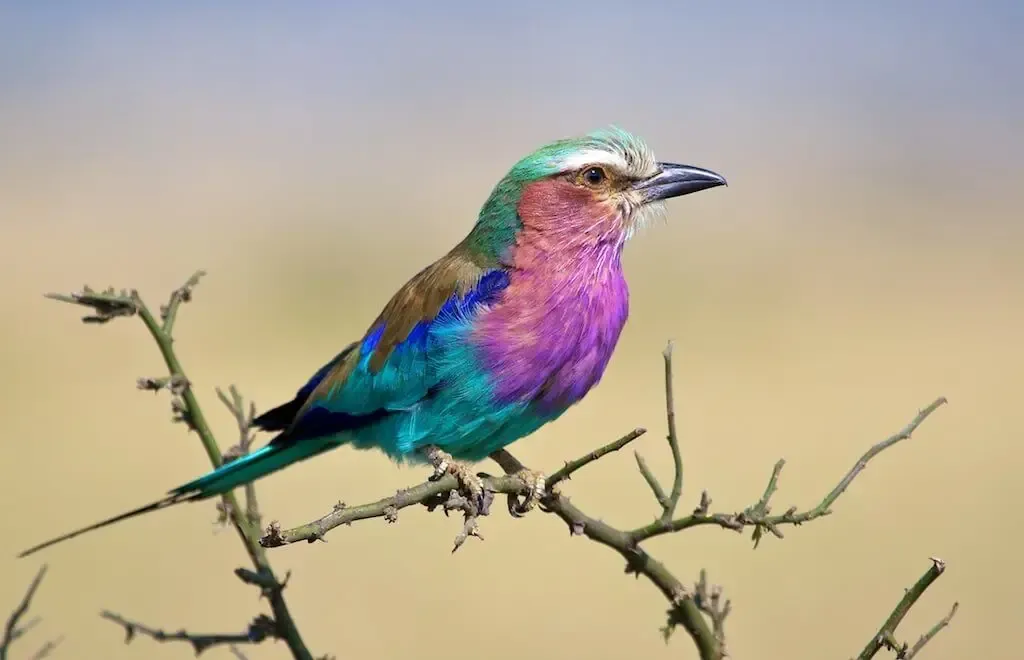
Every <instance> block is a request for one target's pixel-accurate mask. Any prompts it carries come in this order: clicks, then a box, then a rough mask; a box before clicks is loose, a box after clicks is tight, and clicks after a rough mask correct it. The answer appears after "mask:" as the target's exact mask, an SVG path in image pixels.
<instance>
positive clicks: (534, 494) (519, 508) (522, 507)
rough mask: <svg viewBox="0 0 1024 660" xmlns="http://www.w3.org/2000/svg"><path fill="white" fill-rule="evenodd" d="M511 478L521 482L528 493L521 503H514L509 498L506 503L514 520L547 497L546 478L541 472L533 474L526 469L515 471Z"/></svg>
mask: <svg viewBox="0 0 1024 660" xmlns="http://www.w3.org/2000/svg"><path fill="white" fill-rule="evenodd" d="M512 476H514V477H515V478H517V479H519V480H520V481H522V482H523V485H524V486H525V487H526V488H529V489H530V492H529V493H527V494H526V497H524V498H523V499H522V500H521V501H518V502H517V501H515V498H514V497H510V498H509V501H508V512H509V513H510V514H512V516H513V517H514V518H522V517H523V516H525V515H526V514H527V513H529V512H530V511H532V510H533V508H534V507H536V506H537V503H538V502H540V501H541V500H542V499H544V496H545V495H547V478H546V477H545V476H544V474H543V473H542V472H534V471H533V470H530V469H528V468H525V467H524V468H522V469H520V470H517V471H516V472H515V473H514V474H513V475H512Z"/></svg>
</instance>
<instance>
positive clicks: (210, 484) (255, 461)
mask: <svg viewBox="0 0 1024 660" xmlns="http://www.w3.org/2000/svg"><path fill="white" fill-rule="evenodd" d="M337 446H338V442H337V440H332V439H331V438H308V439H304V440H302V441H300V442H271V443H270V444H268V445H266V446H264V447H261V448H260V449H257V450H256V451H254V452H252V453H251V454H247V455H246V456H243V457H241V458H238V459H236V460H234V461H231V462H230V463H225V464H224V465H221V466H220V467H219V468H217V469H216V470H213V471H211V472H208V473H206V474H204V475H203V476H201V477H199V478H198V479H194V480H192V481H189V482H188V483H185V484H182V485H180V486H178V487H177V488H175V489H174V490H172V491H171V492H170V494H171V495H177V496H185V495H189V496H190V497H192V498H194V499H206V498H208V497H214V496H216V495H223V494H225V493H228V492H230V491H232V490H234V489H235V488H238V487H239V486H242V485H245V484H247V483H250V482H253V481H256V480H257V479H262V478H263V477H265V476H267V475H268V474H272V473H274V472H277V471H278V470H280V469H282V468H285V467H288V466H289V465H292V464H293V463H298V462H299V461H304V460H306V459H308V458H312V457H314V456H317V455H318V454H322V453H323V452H325V451H327V450H329V449H333V448H335V447H337Z"/></svg>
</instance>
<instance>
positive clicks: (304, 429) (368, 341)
mask: <svg viewBox="0 0 1024 660" xmlns="http://www.w3.org/2000/svg"><path fill="white" fill-rule="evenodd" d="M507 286H508V274H507V272H506V271H504V270H501V269H486V268H483V267H481V266H478V265H477V264H475V263H473V261H472V260H470V259H468V258H466V257H462V256H459V255H458V254H449V255H448V256H446V257H444V258H442V259H441V260H439V261H437V262H435V263H433V264H431V265H430V266H428V267H427V268H425V269H423V270H422V271H420V272H419V273H418V274H417V275H416V276H415V277H413V278H412V279H411V280H409V282H408V283H406V284H405V286H403V287H402V288H401V289H399V290H398V292H397V293H396V294H395V295H394V296H393V297H392V298H391V300H390V301H389V302H388V304H387V305H386V306H385V307H384V309H383V311H382V312H381V313H380V315H379V316H378V317H377V319H376V320H374V322H373V323H372V324H371V325H370V328H369V329H368V330H367V332H366V334H365V335H364V336H363V338H362V340H361V341H359V342H355V343H353V344H350V345H349V346H347V347H346V348H345V349H344V350H343V351H342V352H341V353H339V354H338V355H336V356H335V357H334V358H333V359H332V360H331V361H330V362H328V363H327V364H325V365H324V366H323V367H321V368H320V370H319V371H317V373H316V374H314V376H313V377H312V378H311V379H310V380H309V381H308V382H307V383H306V384H305V385H303V387H302V388H301V389H299V391H298V393H297V394H296V396H295V398H294V399H293V400H292V401H290V402H288V403H286V404H284V405H282V406H278V407H277V408H275V409H273V410H270V411H268V412H266V413H264V414H263V415H261V416H260V417H258V418H257V419H256V420H255V421H254V425H255V426H257V427H259V428H263V429H265V430H281V431H284V432H285V433H284V436H291V438H292V439H295V436H296V435H302V436H310V435H316V436H318V435H324V434H333V433H338V432H341V431H345V430H350V429H355V428H359V427H361V426H364V425H367V424H371V423H373V422H375V421H378V420H380V419H381V418H383V417H385V416H387V415H389V414H391V413H394V412H396V411H401V410H406V409H408V408H410V407H411V406H413V405H415V404H416V403H418V402H419V401H422V400H423V399H424V398H426V397H428V396H429V394H430V391H431V388H433V387H435V386H436V385H438V383H437V382H435V381H436V380H437V379H436V376H435V372H434V369H433V368H432V366H431V360H430V358H431V355H430V350H431V345H432V342H430V341H429V340H430V338H431V334H432V333H433V332H434V331H436V330H437V329H438V328H439V327H443V326H446V325H451V324H452V323H459V322H466V321H469V320H470V319H472V316H473V315H474V314H475V313H476V312H477V311H478V310H479V308H480V307H481V306H482V305H487V304H490V303H492V302H494V300H495V299H496V296H498V295H499V294H500V292H501V291H502V290H503V289H504V288H505V287H507Z"/></svg>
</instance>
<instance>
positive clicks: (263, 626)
mask: <svg viewBox="0 0 1024 660" xmlns="http://www.w3.org/2000/svg"><path fill="white" fill-rule="evenodd" d="M100 616H101V617H103V618H104V619H107V620H108V621H113V622H114V623H116V624H117V625H119V626H121V627H122V628H124V643H125V644H130V643H131V642H132V640H133V639H135V636H136V635H143V636H145V637H150V638H152V639H154V640H156V641H158V642H188V643H189V644H191V645H192V650H193V651H194V652H195V654H196V655H199V654H201V653H202V652H203V651H205V650H207V649H209V648H211V647H213V646H220V645H229V646H231V647H232V648H234V645H235V644H259V643H260V642H262V641H263V640H265V639H268V638H271V637H277V624H276V623H275V621H274V620H273V619H271V618H270V617H268V616H267V615H265V614H261V615H259V616H257V617H256V618H255V619H253V621H252V623H250V624H249V627H248V628H247V629H246V631H245V632H242V633H206V634H194V633H189V632H186V631H185V630H178V631H176V632H166V631H164V630H160V629H158V628H150V627H149V626H147V625H145V624H142V623H139V622H138V621H131V620H129V619H126V618H124V617H123V616H121V615H120V614H114V613H113V612H110V611H109V610H104V611H103V612H101V613H100Z"/></svg>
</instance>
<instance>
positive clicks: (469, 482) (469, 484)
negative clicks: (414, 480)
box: [425, 446, 487, 512]
mask: <svg viewBox="0 0 1024 660" xmlns="http://www.w3.org/2000/svg"><path fill="white" fill-rule="evenodd" d="M425 454H426V457H427V460H428V461H429V462H430V465H431V466H432V467H433V468H434V474H433V475H431V477H430V478H431V480H433V481H436V480H438V479H440V478H442V477H444V476H445V475H447V474H450V475H452V476H453V477H455V479H456V481H458V482H459V489H460V490H461V491H462V492H463V494H464V495H466V496H468V497H469V499H470V501H471V502H473V504H474V505H476V508H477V510H478V511H481V512H482V511H485V510H486V509H487V501H486V493H485V489H484V480H483V479H481V478H480V477H479V476H477V474H476V473H475V472H473V469H472V468H471V467H469V466H468V465H466V464H465V463H460V462H459V461H456V460H455V459H454V458H452V455H451V454H449V453H448V452H446V451H444V450H442V449H439V448H438V447H433V446H431V447H428V448H427V449H426V451H425Z"/></svg>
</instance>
